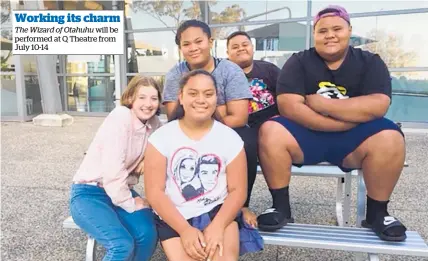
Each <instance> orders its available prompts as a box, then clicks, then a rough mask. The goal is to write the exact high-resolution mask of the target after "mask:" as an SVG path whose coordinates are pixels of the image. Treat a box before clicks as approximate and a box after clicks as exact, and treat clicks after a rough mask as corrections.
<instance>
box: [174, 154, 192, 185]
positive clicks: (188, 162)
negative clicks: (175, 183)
mask: <svg viewBox="0 0 428 261" xmlns="http://www.w3.org/2000/svg"><path fill="white" fill-rule="evenodd" d="M178 168H179V169H178V175H179V177H180V180H181V182H182V183H183V182H184V183H185V182H190V181H192V179H193V177H194V176H195V169H196V162H195V159H193V158H184V159H183V160H182V161H181V162H180V165H179V166H178Z"/></svg>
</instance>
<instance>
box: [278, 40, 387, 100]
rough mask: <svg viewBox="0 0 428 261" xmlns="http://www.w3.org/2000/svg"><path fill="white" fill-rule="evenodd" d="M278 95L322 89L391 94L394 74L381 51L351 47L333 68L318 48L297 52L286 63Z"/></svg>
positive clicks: (336, 93)
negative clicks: (381, 56) (335, 67)
mask: <svg viewBox="0 0 428 261" xmlns="http://www.w3.org/2000/svg"><path fill="white" fill-rule="evenodd" d="M276 92H277V95H279V94H283V93H295V94H300V95H309V94H314V93H321V94H323V95H324V96H328V97H330V98H347V97H356V96H362V95H368V94H373V93H382V94H386V95H388V96H389V97H391V92H392V90H391V76H390V74H389V71H388V68H387V66H386V64H385V63H384V62H383V61H382V59H381V58H380V56H379V55H377V54H374V53H371V52H368V51H363V50H361V49H358V48H354V47H349V50H348V53H347V55H346V57H345V60H344V61H343V63H342V65H341V66H340V67H339V69H337V70H330V69H329V68H328V66H327V65H326V64H325V62H324V61H323V59H322V58H321V57H320V56H319V55H318V53H317V52H316V51H315V48H311V49H309V50H305V51H301V52H299V53H295V54H293V55H292V56H291V57H290V58H289V59H288V60H287V62H286V63H285V64H284V66H283V67H282V70H281V73H280V75H279V78H278V83H277V86H276Z"/></svg>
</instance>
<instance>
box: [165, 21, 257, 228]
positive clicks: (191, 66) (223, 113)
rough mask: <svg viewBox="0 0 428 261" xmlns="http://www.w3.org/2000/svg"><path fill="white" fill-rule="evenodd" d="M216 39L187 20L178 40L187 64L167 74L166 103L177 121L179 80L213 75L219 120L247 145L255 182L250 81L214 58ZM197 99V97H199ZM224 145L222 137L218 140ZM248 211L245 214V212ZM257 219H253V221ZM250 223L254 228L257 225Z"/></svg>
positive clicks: (199, 24) (250, 177) (231, 65)
mask: <svg viewBox="0 0 428 261" xmlns="http://www.w3.org/2000/svg"><path fill="white" fill-rule="evenodd" d="M212 42H213V39H212V38H211V31H210V28H209V27H208V25H207V24H205V23H204V22H201V21H198V20H188V21H185V22H184V23H182V24H181V25H180V27H179V28H178V30H177V34H176V36H175V43H176V44H177V45H178V46H179V48H180V50H181V52H182V53H183V56H184V58H185V60H186V61H185V62H181V63H179V64H177V65H176V66H174V68H172V69H171V70H170V71H169V72H168V73H167V74H166V79H165V84H164V90H163V103H164V105H165V107H166V111H167V117H168V120H171V119H173V118H175V116H176V113H178V112H179V111H177V109H178V108H179V106H178V94H179V80H180V78H181V77H182V76H183V74H185V73H187V72H189V71H191V70H195V69H204V70H205V71H208V72H210V73H211V74H212V75H213V76H214V78H215V80H216V87H217V97H218V100H217V110H216V115H215V116H216V119H217V120H219V121H220V122H222V123H223V124H225V125H227V126H228V127H230V128H233V129H234V130H235V131H236V132H237V133H238V134H239V136H240V137H241V139H242V140H243V141H244V148H245V153H246V156H247V175H248V180H254V177H255V176H256V175H257V140H254V138H253V136H254V135H252V132H251V129H250V128H248V126H247V123H248V104H249V100H250V99H252V98H253V95H252V93H251V91H250V88H249V85H248V80H247V78H246V77H245V74H244V72H243V71H242V69H241V68H240V67H239V66H238V65H236V64H235V63H232V62H230V61H228V60H226V59H218V58H215V57H212V56H211V52H210V51H211V48H212ZM196 95H197V94H196ZM218 140H219V142H222V137H218ZM252 185H253V184H249V186H248V194H247V198H248V199H249V198H250V194H251V189H252ZM247 205H248V204H246V206H244V207H243V214H244V219H248V218H249V217H250V215H247V213H249V209H248V206H247ZM244 210H245V211H244ZM253 216H254V217H255V215H251V217H253ZM246 221H247V223H249V224H253V223H254V222H248V221H250V220H246Z"/></svg>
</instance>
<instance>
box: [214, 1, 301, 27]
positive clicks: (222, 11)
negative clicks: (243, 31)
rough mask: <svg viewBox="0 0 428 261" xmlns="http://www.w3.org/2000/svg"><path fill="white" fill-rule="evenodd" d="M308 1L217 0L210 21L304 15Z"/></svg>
mask: <svg viewBox="0 0 428 261" xmlns="http://www.w3.org/2000/svg"><path fill="white" fill-rule="evenodd" d="M306 6H307V3H306V1H251V4H247V2H245V1H216V2H213V3H211V4H210V23H212V24H226V23H235V22H242V21H263V20H270V19H287V18H290V17H293V18H295V17H303V16H306V13H307V8H306Z"/></svg>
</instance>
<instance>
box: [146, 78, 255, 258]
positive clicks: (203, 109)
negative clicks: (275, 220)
mask: <svg viewBox="0 0 428 261" xmlns="http://www.w3.org/2000/svg"><path fill="white" fill-rule="evenodd" d="M180 87H181V88H180V94H179V101H180V109H179V110H178V114H182V115H180V116H179V115H177V118H178V119H177V120H173V121H171V122H169V123H167V124H166V125H164V126H162V127H161V128H159V129H158V130H157V131H156V132H155V133H153V134H152V135H151V136H150V137H149V141H148V146H147V150H146V153H145V173H144V184H145V193H146V196H147V200H148V201H149V203H150V205H151V206H152V208H153V209H154V211H155V212H156V213H157V215H158V216H157V218H156V219H157V230H158V235H159V239H160V241H161V243H162V247H163V249H164V251H165V254H166V256H167V257H168V259H169V260H170V261H187V260H189V261H190V260H211V261H213V260H216V261H217V260H238V257H239V255H242V254H244V253H248V252H255V251H259V250H261V249H263V240H262V238H261V237H260V235H259V234H258V231H257V230H255V229H253V228H252V227H251V226H249V225H247V224H245V223H244V221H243V219H242V214H241V213H240V209H241V208H242V206H243V205H244V203H245V199H246V195H247V164H246V157H245V151H244V148H243V141H242V139H241V138H240V137H239V135H238V134H237V133H236V132H235V131H234V130H232V129H231V128H229V127H227V126H226V125H223V124H222V123H220V122H218V121H216V120H214V118H213V115H214V113H215V110H216V106H217V94H216V85H215V80H214V78H213V77H212V76H211V74H209V73H208V72H206V71H204V70H194V71H192V72H190V73H188V74H186V75H185V76H184V77H183V78H182V79H181V81H180Z"/></svg>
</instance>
